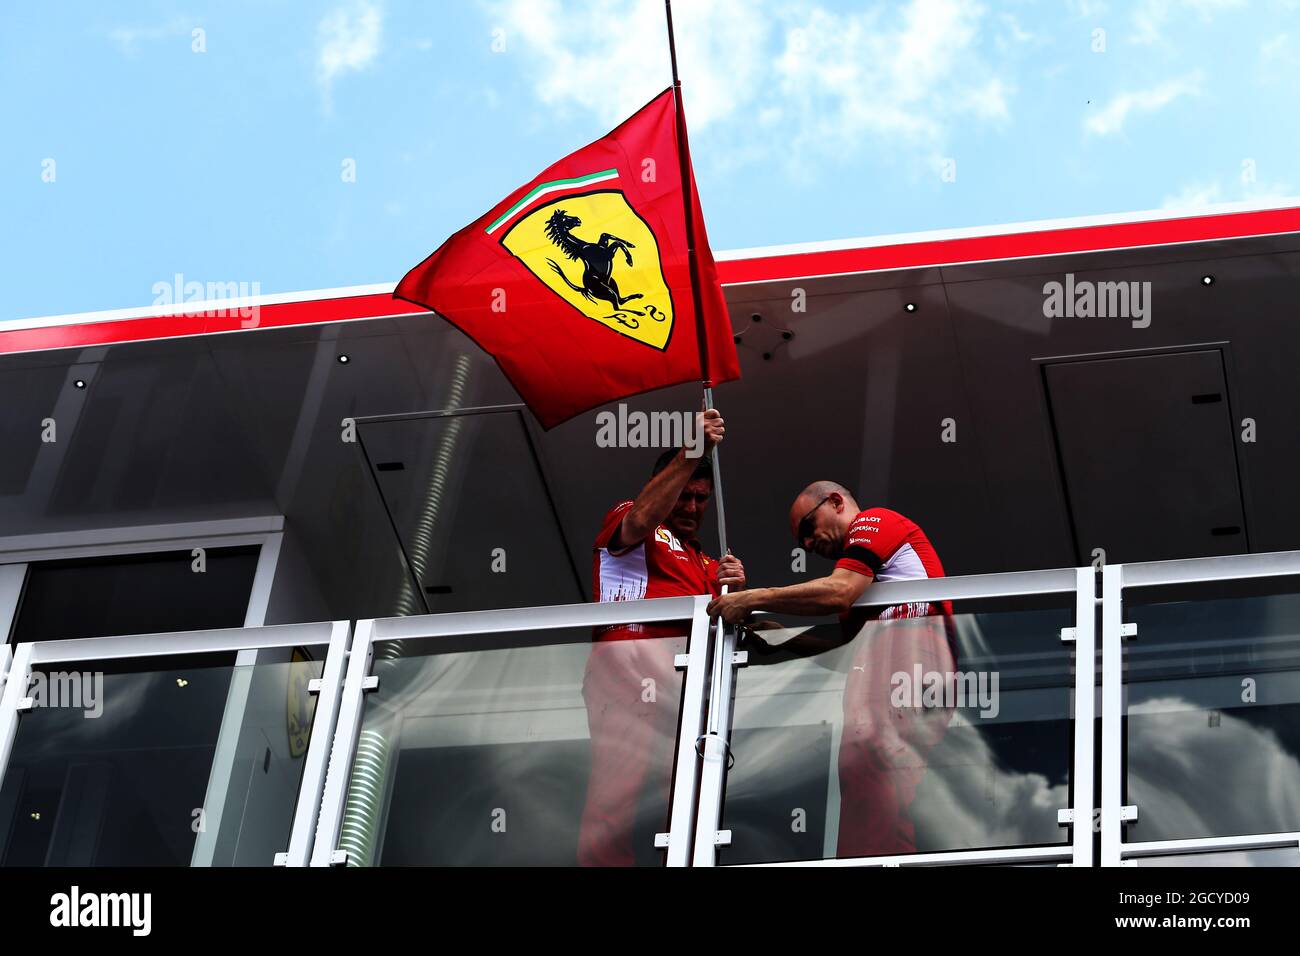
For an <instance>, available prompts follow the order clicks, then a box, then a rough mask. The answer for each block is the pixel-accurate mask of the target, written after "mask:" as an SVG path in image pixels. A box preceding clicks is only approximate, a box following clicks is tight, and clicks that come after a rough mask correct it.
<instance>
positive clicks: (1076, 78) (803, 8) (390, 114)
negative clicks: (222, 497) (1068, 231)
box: [0, 0, 1300, 320]
mask: <svg viewBox="0 0 1300 956" xmlns="http://www.w3.org/2000/svg"><path fill="white" fill-rule="evenodd" d="M676 13H677V28H678V37H679V52H680V54H681V58H682V78H683V84H684V86H685V91H686V106H687V113H688V117H689V119H690V123H691V145H692V150H693V154H694V161H695V169H696V176H697V178H698V180H699V183H700V191H701V196H702V201H703V204H704V210H705V215H706V217H707V221H708V224H709V231H710V238H711V240H712V244H713V247H714V248H715V249H719V250H721V249H735V248H748V247H754V246H764V245H778V244H788V243H796V242H806V241H815V240H823V239H839V238H848V237H855V236H872V235H883V234H889V233H899V232H913V231H920V230H928V229H942V228H950V227H959V226H978V225H988V224H997V223H1008V222H1020V221H1025V220H1033V219H1048V218H1059V217H1069V216H1081V215H1093V214H1100V213H1113V212H1124V211H1130V210H1140V209H1152V208H1159V207H1162V206H1177V207H1179V208H1184V207H1197V206H1204V205H1206V204H1210V203H1218V202H1237V201H1243V200H1246V201H1250V200H1258V201H1269V200H1273V199H1276V198H1277V197H1281V196H1291V195H1296V194H1300V107H1298V106H1297V102H1296V91H1297V90H1298V89H1300V0H1123V2H1119V0H1110V2H1102V0H1038V2H1033V0H1003V2H993V0H984V2H973V0H891V2H865V0H845V2H836V0H806V2H805V0H679V2H678V6H677V10H676ZM196 31H197V32H196ZM1098 31H1102V32H1098ZM668 83H669V72H668V60H667V43H666V38H665V34H664V29H663V16H662V3H660V2H659V0H604V2H587V0H517V2H510V0H482V2H475V0H465V2H450V0H438V2H427V0H426V2H414V0H323V2H315V3H307V2H298V0H259V2H232V0H223V2H217V0H206V2H193V3H184V2H174V3H165V2H154V3H149V2H130V3H128V2H113V3H107V2H99V3H94V2H82V3H74V2H57V0H56V2H50V3H40V4H19V3H6V4H4V5H3V7H2V8H0V90H3V93H2V94H0V129H3V133H2V134H0V217H2V218H3V221H4V222H5V224H6V225H7V227H8V228H6V229H5V230H4V236H5V238H4V240H3V241H4V245H5V248H4V254H3V256H2V257H0V263H3V264H2V265H0V287H3V290H4V291H3V295H2V296H0V320H8V319H15V318H22V317H30V316H39V315H52V314H59V313H67V312H81V311H90V310H99V309H114V308H126V307H132V306H144V305H149V304H151V303H152V302H153V301H154V299H155V292H154V286H155V284H156V283H159V282H167V283H170V282H171V281H172V278H173V276H174V275H175V274H176V273H181V274H182V275H184V276H185V278H186V279H187V280H197V281H201V282H205V283H207V282H222V283H228V282H236V283H247V284H248V286H249V288H250V289H251V288H254V285H253V284H254V283H255V284H256V286H255V287H256V289H257V290H259V291H260V292H262V293H274V292H291V291H296V290H307V289H318V288H328V287H335V286H347V285H356V284H366V283H375V282H390V281H395V280H397V279H398V278H400V277H401V275H402V274H403V273H404V272H405V271H406V269H407V268H409V267H410V266H412V265H414V264H415V263H416V262H418V261H419V260H420V259H422V258H423V257H424V256H425V255H426V254H428V253H429V252H430V251H432V250H433V249H434V248H435V247H436V246H437V245H438V244H439V243H440V242H442V240H443V239H445V238H446V237H447V236H448V235H449V234H451V233H452V232H454V231H455V230H456V229H458V228H460V227H461V226H462V225H464V224H465V223H466V222H468V221H470V220H472V219H474V218H476V217H477V216H479V215H481V214H482V213H483V212H485V211H486V210H487V209H488V208H489V207H490V206H492V205H493V204H494V203H495V202H497V201H498V200H499V199H501V198H502V197H503V196H504V195H505V194H506V193H507V192H509V191H510V190H511V189H513V188H515V187H516V186H518V185H520V184H521V183H523V182H525V181H527V180H529V179H531V178H532V177H533V176H534V175H535V174H536V173H537V172H538V171H539V170H541V169H542V168H543V167H545V166H546V165H548V164H549V163H551V162H552V161H554V160H555V159H557V158H558V157H560V156H562V155H563V154H565V153H567V152H569V151H571V150H572V149H575V148H577V147H578V146H581V145H582V144H584V143H586V142H589V141H590V140H592V139H595V138H597V137H598V136H600V135H601V134H602V133H604V132H605V131H606V130H607V129H609V128H610V127H611V126H613V125H615V124H616V123H617V122H618V120H619V119H620V118H621V117H622V116H624V115H626V114H627V113H629V112H631V111H632V110H634V109H635V108H636V107H637V106H639V105H640V104H641V103H643V102H644V101H645V100H647V99H649V98H650V97H651V96H653V95H654V94H655V93H656V92H658V91H659V90H661V89H663V88H664V87H666V86H667V85H668ZM349 160H350V161H352V162H353V163H354V164H355V167H354V168H355V181H347V177H345V175H344V173H345V164H346V163H347V162H348V161H349ZM51 161H52V163H51ZM954 172H955V178H954V175H953V173H954ZM51 173H52V175H51Z"/></svg>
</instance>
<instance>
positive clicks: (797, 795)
mask: <svg viewBox="0 0 1300 956" xmlns="http://www.w3.org/2000/svg"><path fill="white" fill-rule="evenodd" d="M1073 602H1074V596H1073V595H1072V594H1063V595H1060V596H1059V597H1058V596H1055V595H1053V596H1050V597H1041V596H1040V597H1034V598H1018V599H1006V600H1000V601H981V602H964V606H959V607H958V608H957V609H956V611H957V613H955V614H954V615H952V616H951V617H948V616H946V615H944V614H942V613H926V612H934V611H937V610H938V606H937V605H936V606H931V605H907V606H899V607H898V608H896V609H895V610H893V611H890V612H889V613H888V615H884V616H882V617H881V618H880V619H874V620H873V619H868V620H865V621H864V620H863V617H864V616H867V615H869V614H878V613H879V612H880V610H881V609H879V608H876V609H872V610H871V611H869V612H863V611H855V615H856V616H855V618H854V621H853V623H852V624H849V625H842V624H841V623H840V622H824V623H817V624H814V625H811V626H809V625H803V626H799V627H784V628H780V629H776V630H765V631H759V632H757V634H756V635H755V637H752V638H749V639H746V640H745V641H744V642H742V645H741V647H742V648H748V649H749V651H750V654H749V664H748V666H745V667H742V668H740V669H739V671H738V674H737V677H736V697H735V711H734V714H735V716H734V722H733V725H734V729H733V733H732V738H731V741H732V743H731V745H732V751H733V756H734V766H733V767H732V769H731V770H730V771H729V772H728V775H727V784H726V796H725V804H724V809H723V816H722V828H723V829H728V830H730V831H731V834H732V843H731V845H730V846H728V847H726V848H725V849H723V850H722V851H721V852H720V854H719V862H720V863H722V864H732V863H755V862H774V861H783V860H815V859H828V858H848V857H859V856H892V855H898V854H907V853H914V852H937V851H949V850H967V849H979V848H999V847H1020V846H1036V845H1062V846H1064V845H1065V844H1067V843H1068V840H1069V830H1068V829H1067V828H1064V827H1061V826H1060V825H1059V824H1058V822H1057V811H1058V809H1061V808H1064V807H1068V806H1070V805H1071V799H1070V796H1071V795H1070V777H1071V772H1070V768H1071V755H1072V745H1071V744H1072V722H1071V700H1072V688H1073V676H1072V674H1073V671H1072V658H1071V648H1070V645H1068V644H1063V643H1062V641H1061V638H1060V631H1061V629H1062V628H1063V627H1069V626H1072V625H1073V623H1074V603H1073ZM913 615H919V616H913ZM769 648H770V649H769Z"/></svg>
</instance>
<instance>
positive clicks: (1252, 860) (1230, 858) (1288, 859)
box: [1136, 846, 1300, 867]
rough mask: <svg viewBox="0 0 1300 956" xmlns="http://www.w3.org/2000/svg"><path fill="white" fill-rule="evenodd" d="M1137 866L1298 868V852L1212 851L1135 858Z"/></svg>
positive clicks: (1276, 849)
mask: <svg viewBox="0 0 1300 956" xmlns="http://www.w3.org/2000/svg"><path fill="white" fill-rule="evenodd" d="M1136 863H1137V865H1138V866H1193V867H1198V866H1300V850H1297V849H1296V848H1295V847H1293V846H1291V847H1270V848H1267V849H1262V850H1214V851H1210V852H1204V853H1172V854H1168V855H1165V856H1140V857H1137V859H1136Z"/></svg>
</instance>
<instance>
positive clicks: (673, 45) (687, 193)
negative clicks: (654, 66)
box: [664, 0, 728, 555]
mask: <svg viewBox="0 0 1300 956" xmlns="http://www.w3.org/2000/svg"><path fill="white" fill-rule="evenodd" d="M664 12H665V14H666V15H667V17H668V55H669V57H670V58H671V60H672V64H673V99H674V101H675V104H676V107H677V109H676V110H675V113H676V117H675V119H676V125H677V166H678V169H679V170H680V176H681V181H682V211H683V212H684V213H685V214H686V257H687V262H688V264H689V266H690V276H691V305H692V306H694V308H695V344H696V347H697V348H698V349H699V353H700V377H701V379H703V383H702V384H703V385H704V407H705V408H712V407H713V382H712V381H711V380H710V378H709V336H708V330H707V329H705V327H704V299H703V296H702V294H701V291H700V289H701V284H700V264H699V261H698V259H697V258H696V255H695V190H694V189H693V188H692V185H693V184H692V182H691V159H690V156H691V153H690V144H689V143H688V142H687V139H686V111H685V110H684V109H683V108H682V81H681V79H680V78H679V77H678V76H677V42H676V40H675V39H674V37H673V3H672V0H664ZM712 455H713V497H714V500H715V501H716V502H717V507H718V552H719V554H720V555H725V554H727V551H728V549H727V512H726V508H724V507H723V503H722V467H721V465H720V464H719V462H718V449H717V447H716V446H715V447H714V448H713V449H712Z"/></svg>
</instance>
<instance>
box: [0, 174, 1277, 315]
mask: <svg viewBox="0 0 1300 956" xmlns="http://www.w3.org/2000/svg"><path fill="white" fill-rule="evenodd" d="M1293 208H1300V196H1295V197H1286V198H1279V199H1273V200H1268V201H1261V202H1236V203H1216V204H1213V205H1207V206H1197V207H1195V208H1192V209H1152V210H1147V211H1144V212H1126V213H1110V214H1107V215H1101V216H1078V217H1075V218H1072V219H1039V220H1035V221H1032V222H1017V223H1008V224H1006V225H1000V226H999V225H995V226H968V227H964V228H960V229H938V230H932V231H930V232H903V233H895V234H893V235H888V236H866V237H862V238H858V239H831V240H827V241H824V242H805V243H796V244H794V245H785V246H757V247H754V248H751V249H729V250H726V251H724V252H716V253H714V259H716V260H717V261H719V262H726V261H734V260H739V259H763V258H770V257H773V256H788V255H799V254H801V253H814V252H836V251H841V250H846V249H871V248H879V247H883V246H897V245H905V244H908V243H917V242H941V241H944V240H949V239H972V238H980V237H984V236H1009V235H1015V234H1017V233H1030V232H1045V231H1047V230H1052V229H1081V228H1087V227H1089V226H1108V225H1118V224H1123V223H1137V222H1158V221H1160V220H1164V219H1187V218H1196V217H1203V216H1218V215H1225V214H1230V213H1242V212H1264V211H1266V210H1270V209H1293ZM818 275H819V276H820V275H821V273H818ZM741 284H742V285H743V284H749V283H741ZM396 288H397V283H396V282H377V283H373V284H370V285H353V286H341V287H338V288H333V289H314V290H311V291H308V292H276V293H273V294H270V295H256V296H245V297H242V298H234V299H213V300H209V301H205V302H182V303H170V304H165V305H152V306H144V307H137V308H133V309H110V310H107V311H100V312H75V313H71V314H68V315H51V316H40V317H35V318H30V319H12V320H9V321H4V320H0V332H16V331H20V330H22V329H43V328H52V327H54V326H59V325H86V324H91V323H95V322H113V321H116V320H121V319H144V318H149V317H151V316H162V315H176V314H178V313H177V308H178V305H179V306H184V312H186V313H192V314H197V313H202V312H211V311H220V310H225V311H226V312H232V311H235V310H238V309H242V308H251V307H253V306H259V305H277V304H281V303H286V302H310V301H312V300H316V299H343V298H348V297H350V296H360V295H391V294H392V292H393V290H394V289H396ZM339 321H342V320H339Z"/></svg>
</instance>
